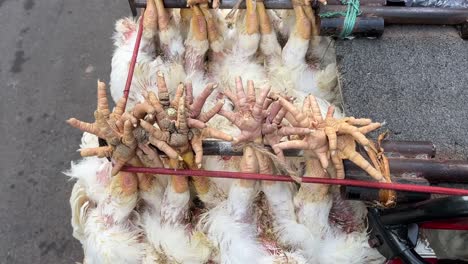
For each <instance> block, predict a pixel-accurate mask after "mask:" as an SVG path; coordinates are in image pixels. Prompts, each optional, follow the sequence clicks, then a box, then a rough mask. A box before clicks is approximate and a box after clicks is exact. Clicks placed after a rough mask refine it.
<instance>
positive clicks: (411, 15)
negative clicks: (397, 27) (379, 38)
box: [321, 5, 468, 25]
mask: <svg viewBox="0 0 468 264" xmlns="http://www.w3.org/2000/svg"><path fill="white" fill-rule="evenodd" d="M360 9H361V12H362V15H363V16H377V17H382V18H383V19H384V20H385V24H433V25H458V24H463V23H466V22H467V20H468V9H466V8H436V7H401V6H361V8H360ZM343 11H346V6H342V5H327V6H324V7H322V8H321V12H343Z"/></svg>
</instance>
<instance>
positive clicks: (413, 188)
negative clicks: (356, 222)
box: [122, 166, 468, 196]
mask: <svg viewBox="0 0 468 264" xmlns="http://www.w3.org/2000/svg"><path fill="white" fill-rule="evenodd" d="M122 171H126V172H135V173H148V174H163V175H179V176H198V177H214V178H230V179H243V180H263V181H282V182H292V181H293V179H291V177H289V176H285V175H269V174H258V173H245V172H230V171H206V170H174V169H164V168H146V167H131V166H125V167H123V168H122ZM302 182H304V183H321V184H333V185H347V186H358V187H364V188H371V189H387V190H395V191H407V192H421V193H435V194H445V195H462V196H463V195H468V190H463V189H455V188H445V187H436V186H420V185H413V184H401V183H381V182H370V181H359V180H346V179H343V180H341V179H325V178H311V177H303V178H302Z"/></svg>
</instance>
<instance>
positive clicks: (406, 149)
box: [382, 141, 436, 158]
mask: <svg viewBox="0 0 468 264" xmlns="http://www.w3.org/2000/svg"><path fill="white" fill-rule="evenodd" d="M382 147H383V149H384V150H385V152H387V153H388V152H391V153H401V154H403V155H405V154H409V155H413V156H417V155H421V154H426V155H427V157H429V158H432V157H434V156H435V154H436V147H435V145H434V144H432V142H430V141H384V142H383V144H382Z"/></svg>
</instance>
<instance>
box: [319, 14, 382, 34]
mask: <svg viewBox="0 0 468 264" xmlns="http://www.w3.org/2000/svg"><path fill="white" fill-rule="evenodd" d="M343 24H344V18H342V17H337V18H322V19H320V35H322V36H338V35H339V34H340V32H341V31H342V29H343ZM384 24H385V23H384V20H383V18H381V17H358V18H357V19H356V23H355V24H354V28H353V36H355V37H380V36H382V34H383V32H384Z"/></svg>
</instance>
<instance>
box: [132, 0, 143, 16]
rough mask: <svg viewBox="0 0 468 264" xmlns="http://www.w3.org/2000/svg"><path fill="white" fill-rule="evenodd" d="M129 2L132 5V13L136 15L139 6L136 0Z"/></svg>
mask: <svg viewBox="0 0 468 264" xmlns="http://www.w3.org/2000/svg"><path fill="white" fill-rule="evenodd" d="M128 4H129V5H130V10H131V11H132V15H133V16H136V15H137V14H138V13H137V6H136V4H135V0H128ZM145 7H146V2H145Z"/></svg>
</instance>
